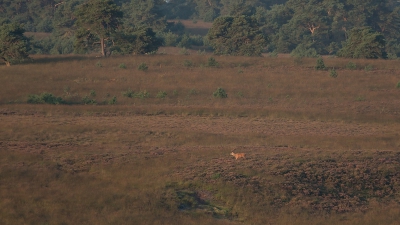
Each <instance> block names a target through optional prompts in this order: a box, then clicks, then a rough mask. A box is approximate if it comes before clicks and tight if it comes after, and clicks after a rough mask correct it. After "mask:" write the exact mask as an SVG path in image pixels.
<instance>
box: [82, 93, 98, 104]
mask: <svg viewBox="0 0 400 225" xmlns="http://www.w3.org/2000/svg"><path fill="white" fill-rule="evenodd" d="M82 103H83V104H85V105H96V104H97V102H96V100H95V99H91V98H90V97H89V96H88V95H86V96H85V97H83V98H82Z"/></svg>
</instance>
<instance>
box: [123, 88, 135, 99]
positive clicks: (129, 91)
mask: <svg viewBox="0 0 400 225" xmlns="http://www.w3.org/2000/svg"><path fill="white" fill-rule="evenodd" d="M122 95H123V96H125V97H128V98H133V97H135V92H133V91H132V90H131V89H130V88H129V89H128V90H127V91H125V92H122Z"/></svg>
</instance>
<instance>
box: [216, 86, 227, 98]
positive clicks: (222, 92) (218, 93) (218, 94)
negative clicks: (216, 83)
mask: <svg viewBox="0 0 400 225" xmlns="http://www.w3.org/2000/svg"><path fill="white" fill-rule="evenodd" d="M213 96H214V97H215V98H227V97H228V94H226V92H225V90H224V89H223V88H220V87H219V88H217V90H216V91H215V92H214V93H213Z"/></svg>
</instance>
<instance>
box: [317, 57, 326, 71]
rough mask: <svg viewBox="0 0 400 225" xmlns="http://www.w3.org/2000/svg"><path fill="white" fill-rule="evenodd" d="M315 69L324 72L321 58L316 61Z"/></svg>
mask: <svg viewBox="0 0 400 225" xmlns="http://www.w3.org/2000/svg"><path fill="white" fill-rule="evenodd" d="M315 69H316V70H325V69H326V67H325V63H324V60H323V59H322V57H319V58H318V59H317V65H315Z"/></svg>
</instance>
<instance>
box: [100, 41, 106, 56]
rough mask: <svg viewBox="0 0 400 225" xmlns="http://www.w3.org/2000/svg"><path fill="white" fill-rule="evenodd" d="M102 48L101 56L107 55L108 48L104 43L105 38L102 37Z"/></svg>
mask: <svg viewBox="0 0 400 225" xmlns="http://www.w3.org/2000/svg"><path fill="white" fill-rule="evenodd" d="M100 48H101V56H103V57H106V50H105V44H104V38H102V37H101V38H100Z"/></svg>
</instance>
